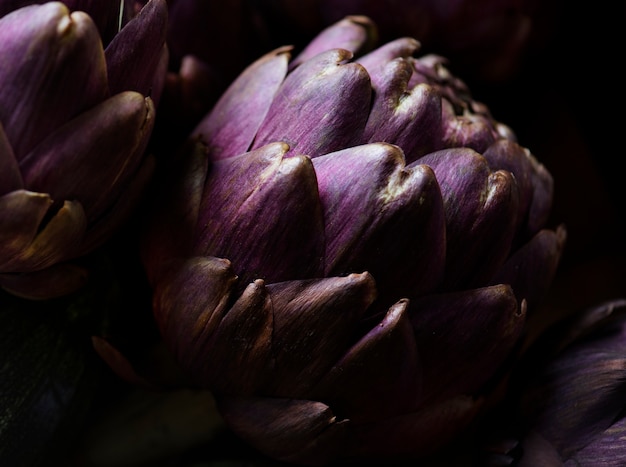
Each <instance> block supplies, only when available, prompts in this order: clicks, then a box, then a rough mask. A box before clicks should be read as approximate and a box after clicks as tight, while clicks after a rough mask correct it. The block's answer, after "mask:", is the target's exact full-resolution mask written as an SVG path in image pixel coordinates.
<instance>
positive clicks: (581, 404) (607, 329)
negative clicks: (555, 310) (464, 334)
mask: <svg viewBox="0 0 626 467" xmlns="http://www.w3.org/2000/svg"><path fill="white" fill-rule="evenodd" d="M625 335H626V299H614V300H608V301H606V302H603V303H600V304H597V305H596V306H593V307H589V308H586V309H584V310H583V311H581V312H578V313H576V314H574V315H571V316H569V317H567V318H566V319H564V320H561V321H558V322H556V323H555V324H553V325H552V326H551V327H550V328H549V329H548V330H547V331H546V332H545V333H543V334H542V335H541V336H540V338H539V339H538V340H537V342H535V343H534V345H533V347H531V351H529V352H528V355H527V356H526V357H525V359H524V365H520V367H519V368H518V369H517V370H516V373H515V377H514V381H515V384H514V385H512V387H513V388H514V391H512V395H511V397H510V400H511V401H512V402H513V404H514V406H513V407H514V408H515V416H513V417H511V416H510V414H509V418H510V419H512V420H513V421H514V425H513V426H509V427H508V428H507V430H508V432H509V433H511V438H510V439H511V440H514V439H518V444H517V445H516V444H514V443H509V445H510V448H509V450H508V452H501V453H500V457H499V458H500V459H504V460H506V465H517V466H519V467H531V466H535V465H550V466H555V467H556V466H570V465H572V466H574V465H575V466H581V467H586V466H588V467H591V466H597V465H603V466H616V467H617V466H621V465H624V464H625V463H626V445H625V444H624V435H625V432H626V418H624V408H625V404H624V397H623V395H624V391H625V390H626V388H625V386H624V381H625V378H624V368H625V366H626V365H625V363H626V339H624V336H625ZM501 444H502V445H503V446H505V445H506V444H505V443H501ZM499 465H504V464H499Z"/></svg>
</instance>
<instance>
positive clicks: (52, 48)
mask: <svg viewBox="0 0 626 467" xmlns="http://www.w3.org/2000/svg"><path fill="white" fill-rule="evenodd" d="M23 3H24V2H22V3H20V5H21V4H23ZM26 3H28V2H26ZM116 5H117V12H118V13H120V10H119V7H120V5H119V3H117V4H116ZM15 6H16V5H14V8H13V9H12V10H10V12H8V13H6V14H5V15H4V16H1V17H0V44H2V45H1V46H0V62H1V63H3V64H5V65H6V66H2V67H0V169H1V171H2V174H1V175H0V232H2V233H1V234H0V239H1V240H2V243H1V244H0V285H1V286H2V287H3V288H5V289H6V290H11V291H12V292H13V293H15V294H17V295H20V296H24V297H28V296H31V297H32V298H52V297H54V296H60V295H65V294H67V293H70V292H72V291H75V290H77V289H78V288H80V287H81V286H82V285H83V284H84V281H85V278H86V274H87V271H86V270H85V271H82V272H80V273H78V269H77V268H76V266H75V265H74V264H70V263H69V262H70V261H72V262H73V261H75V260H77V259H78V258H80V257H82V256H84V255H86V254H87V253H90V252H91V251H92V250H93V249H95V248H96V247H98V246H100V245H102V243H104V242H105V241H106V240H108V239H109V238H110V237H111V236H112V235H113V233H114V232H115V231H116V230H117V229H118V228H120V227H121V225H122V224H123V223H124V222H125V221H126V220H127V219H128V216H129V215H130V214H131V212H132V211H133V209H134V207H135V206H136V205H137V203H138V202H139V199H140V197H141V194H142V192H143V189H144V188H145V187H146V185H147V183H148V181H149V180H150V178H151V176H152V169H153V162H152V157H151V156H150V155H148V154H146V148H147V145H148V141H149V139H150V136H151V134H152V131H153V127H154V120H155V108H156V105H157V103H158V98H159V97H160V93H161V90H162V87H163V85H164V80H165V73H166V65H167V48H166V46H165V31H166V26H167V4H166V2H165V0H151V1H150V2H147V4H146V5H145V6H144V7H143V8H142V9H141V10H140V11H139V12H138V14H137V15H136V16H134V17H133V18H132V19H131V18H130V17H129V18H128V21H127V20H126V19H123V21H122V22H123V24H122V27H121V29H120V30H119V32H118V33H117V34H116V35H115V37H114V38H112V40H110V41H109V40H106V41H105V40H103V37H102V36H101V32H102V30H99V29H98V26H97V25H96V24H98V25H99V26H102V27H104V26H103V25H104V24H105V23H106V21H108V20H107V19H106V18H108V15H110V13H111V11H110V8H111V3H110V2H108V3H107V5H105V2H100V6H98V5H95V4H94V5H91V3H90V2H86V3H85V2H68V4H67V5H66V4H64V3H61V2H47V3H43V4H32V5H27V6H24V7H22V8H15ZM81 7H85V9H86V11H88V12H89V13H93V14H94V17H92V16H90V15H89V14H88V13H86V12H84V11H77V10H76V9H77V8H81ZM0 8H1V7H0ZM4 8H9V6H7V5H6V4H5V5H4ZM9 9H10V8H9ZM125 15H126V13H125V12H123V13H122V16H123V17H125ZM104 44H106V48H104ZM68 173H70V174H71V175H72V176H71V177H68V175H67V174H68ZM57 266H58V267H57ZM31 274H32V276H31ZM31 277H32V279H31ZM46 282H49V284H48V285H46Z"/></svg>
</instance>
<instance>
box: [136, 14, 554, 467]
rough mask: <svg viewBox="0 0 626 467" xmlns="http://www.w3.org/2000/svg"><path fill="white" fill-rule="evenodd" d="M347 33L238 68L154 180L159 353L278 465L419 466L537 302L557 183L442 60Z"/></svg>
mask: <svg viewBox="0 0 626 467" xmlns="http://www.w3.org/2000/svg"><path fill="white" fill-rule="evenodd" d="M374 30H375V27H374V24H373V23H372V22H371V21H370V20H369V19H368V18H366V17H349V18H346V19H344V20H342V21H339V22H338V23H336V24H334V25H332V26H331V27H329V28H328V29H326V30H324V31H322V32H321V33H320V34H319V35H318V36H317V37H316V38H315V39H314V40H313V41H312V42H311V43H310V44H309V45H308V47H306V48H305V49H304V50H302V51H301V53H300V54H298V55H297V56H295V57H294V58H292V57H291V49H290V48H289V47H283V48H279V49H277V50H274V51H272V52H270V53H268V54H267V55H265V56H263V57H261V58H260V59H259V60H257V61H256V62H254V63H253V64H252V65H250V67H249V68H247V69H246V70H244V71H243V73H242V74H241V75H240V76H239V77H238V78H237V79H236V80H235V81H234V82H233V83H232V85H231V86H230V87H229V89H228V90H227V91H226V92H225V93H224V95H223V96H222V97H221V98H220V100H219V101H218V102H217V104H216V105H215V107H214V108H213V109H212V111H211V112H210V113H209V114H208V115H207V116H206V117H205V118H204V119H203V120H202V121H201V122H200V123H199V124H198V126H197V128H196V129H195V130H194V131H193V133H192V135H191V137H190V138H189V141H188V144H186V145H184V147H182V148H181V151H180V152H179V153H178V155H177V157H176V158H173V159H172V161H171V163H172V164H173V165H174V166H175V167H173V168H172V169H171V170H170V169H169V168H168V169H167V170H164V172H163V173H164V174H166V175H165V176H164V177H163V183H165V184H168V183H169V186H168V188H167V189H166V190H165V191H164V192H163V194H164V196H163V198H162V199H160V200H158V201H157V202H156V203H155V212H154V215H153V217H152V220H151V223H150V227H149V229H148V230H147V233H146V236H145V241H144V247H145V249H144V251H143V258H144V265H145V269H146V271H147V275H148V277H149V279H150V282H151V284H152V287H153V293H154V295H153V305H154V307H153V309H154V315H155V318H156V321H157V322H158V325H159V327H160V330H161V333H162V336H163V339H164V341H165V343H166V344H167V345H168V347H169V349H170V350H171V351H172V353H173V355H174V356H175V358H176V359H177V361H178V362H179V364H180V365H181V366H182V367H183V368H184V369H185V370H186V371H187V372H188V373H189V374H190V375H191V377H192V378H194V380H195V382H196V384H198V385H200V386H201V387H204V388H208V389H210V390H211V391H213V393H214V394H215V396H216V399H217V401H218V405H219V408H220V411H221V413H222V414H223V416H224V418H225V420H226V422H227V423H228V424H229V426H230V427H231V428H232V429H233V431H234V432H235V433H237V434H238V435H239V436H241V437H242V438H243V439H245V440H247V441H248V442H249V443H250V444H251V445H253V446H254V447H256V448H257V449H259V450H260V451H261V452H263V453H265V454H267V455H269V456H271V457H273V458H276V459H279V460H283V461H290V462H297V463H303V464H324V463H327V462H331V461H334V460H342V459H364V458H374V459H376V458H384V459H387V460H389V459H390V458H393V457H404V456H409V457H415V456H422V455H426V454H429V453H431V452H432V451H434V450H436V449H438V448H440V447H441V446H443V445H445V443H447V442H449V441H450V440H451V439H453V438H454V437H455V436H457V435H458V434H459V433H461V432H462V430H463V429H464V428H465V427H467V425H468V424H469V423H470V422H471V421H472V420H474V419H475V417H476V416H477V415H478V414H480V413H481V411H482V410H483V408H484V407H486V405H488V402H489V398H490V388H492V387H493V385H494V384H496V383H497V381H498V378H499V377H500V376H501V374H502V373H503V372H505V371H506V368H507V365H508V363H509V360H510V359H511V358H514V356H515V354H516V349H517V346H518V345H519V344H520V342H521V339H522V337H523V335H524V332H525V325H526V316H527V312H528V313H530V312H531V311H532V310H534V309H536V308H537V306H538V304H539V303H540V300H541V298H542V296H543V294H544V293H545V291H546V290H547V288H548V287H549V285H550V282H551V280H552V277H553V275H554V273H555V270H556V268H557V265H558V263H559V259H560V256H561V252H562V249H563V246H564V242H565V236H566V234H565V229H564V227H563V226H558V227H557V228H556V229H554V230H552V229H550V228H548V227H547V226H546V224H547V222H548V220H549V214H550V209H551V203H552V196H553V180H552V177H551V176H550V174H549V172H548V171H547V170H546V168H545V167H543V166H542V165H541V164H540V163H539V162H538V161H537V160H536V159H535V157H534V156H533V155H532V154H531V153H530V152H529V151H528V150H527V149H525V148H524V147H522V146H520V145H519V144H518V143H517V142H516V141H515V135H514V133H513V131H512V130H511V129H509V128H508V127H506V126H505V125H503V124H501V123H499V122H497V121H496V120H495V119H494V118H493V117H492V116H491V115H490V113H489V111H488V109H487V108H486V106H485V105H482V104H481V103H479V102H476V101H475V100H473V99H472V97H471V95H470V92H469V90H468V89H467V87H466V85H465V84H464V83H463V82H462V81H461V80H459V79H458V78H456V77H455V76H453V75H452V74H451V73H450V72H449V70H448V69H447V68H446V66H445V63H446V62H445V60H444V59H443V58H442V57H439V56H434V55H427V56H423V57H421V58H416V57H415V56H414V53H415V52H416V50H417V49H418V46H419V44H418V42H417V41H416V40H414V39H410V38H401V39H398V40H394V41H392V42H389V43H386V44H385V45H382V46H381V47H378V48H375V49H373V50H368V49H365V48H366V47H368V46H369V45H371V44H372V37H371V33H372V32H373V31H374Z"/></svg>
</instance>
